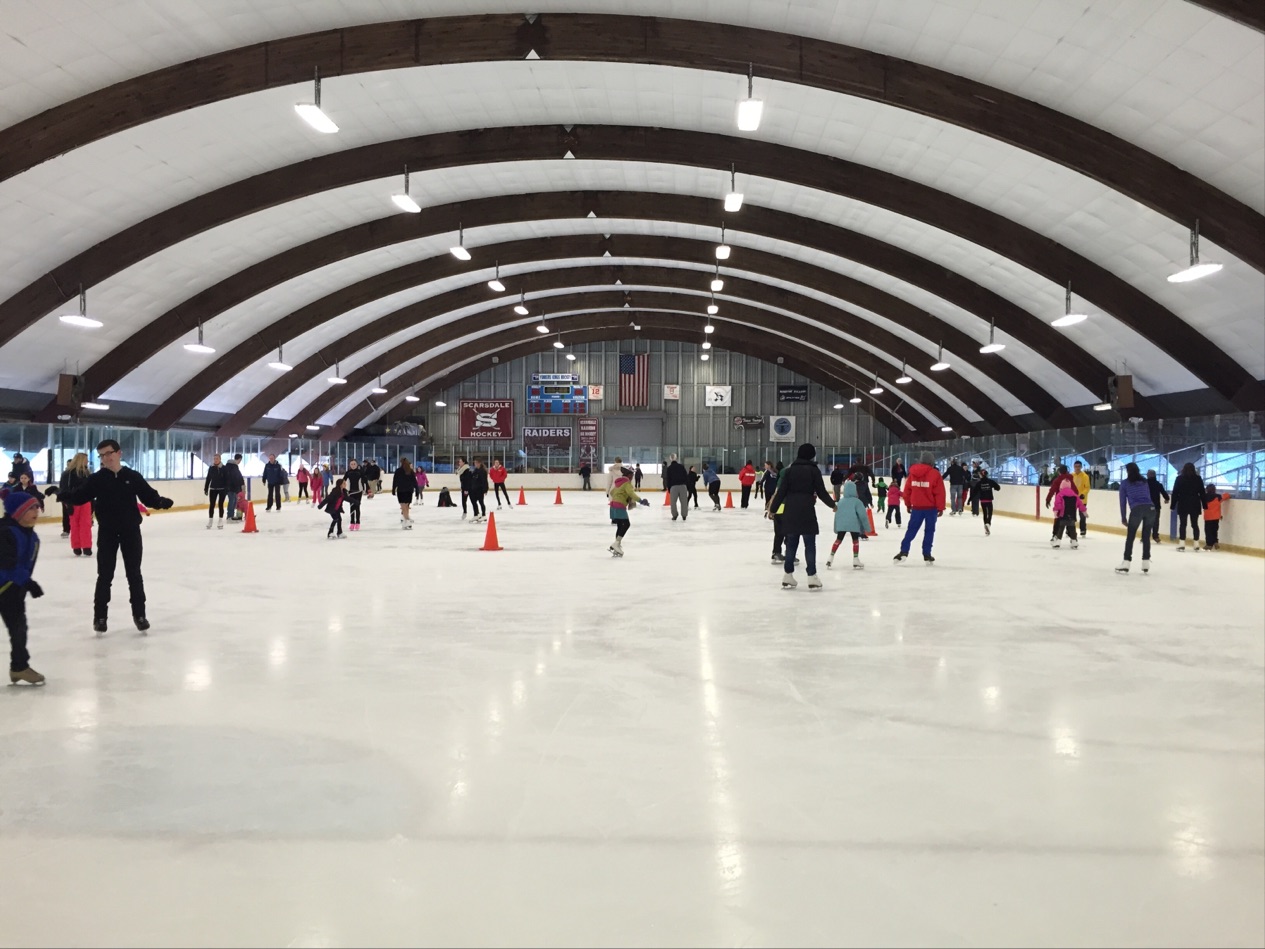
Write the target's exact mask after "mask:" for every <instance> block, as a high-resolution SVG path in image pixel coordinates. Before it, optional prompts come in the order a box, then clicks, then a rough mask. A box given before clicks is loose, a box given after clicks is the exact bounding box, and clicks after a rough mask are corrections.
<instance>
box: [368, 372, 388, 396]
mask: <svg viewBox="0 0 1265 949" xmlns="http://www.w3.org/2000/svg"><path fill="white" fill-rule="evenodd" d="M369 391H370V392H372V393H373V394H374V395H386V394H387V390H386V388H385V387H384V386H383V385H382V375H381V373H379V375H378V384H377V385H376V386H374V387H373V388H372V389H370V390H369Z"/></svg>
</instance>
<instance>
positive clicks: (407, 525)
mask: <svg viewBox="0 0 1265 949" xmlns="http://www.w3.org/2000/svg"><path fill="white" fill-rule="evenodd" d="M416 490H417V475H416V474H414V473H413V464H412V462H410V461H409V460H408V459H407V458H401V459H400V465H399V467H398V468H396V469H395V475H394V476H393V477H392V479H391V493H392V494H394V495H395V500H396V501H398V502H399V504H400V527H402V528H403V529H404V530H406V531H411V530H412V529H413V518H411V517H410V516H409V506H410V505H411V504H412V503H413V492H414V491H416Z"/></svg>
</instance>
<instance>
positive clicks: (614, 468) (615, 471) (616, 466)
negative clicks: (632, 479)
mask: <svg viewBox="0 0 1265 949" xmlns="http://www.w3.org/2000/svg"><path fill="white" fill-rule="evenodd" d="M623 470H624V459H622V458H620V457H619V455H616V456H615V460H614V461H613V462H612V463H611V468H610V471H608V472H606V496H607V497H610V495H611V491H613V490H614V489H615V480H616V479H617V478H620V477H622V472H623Z"/></svg>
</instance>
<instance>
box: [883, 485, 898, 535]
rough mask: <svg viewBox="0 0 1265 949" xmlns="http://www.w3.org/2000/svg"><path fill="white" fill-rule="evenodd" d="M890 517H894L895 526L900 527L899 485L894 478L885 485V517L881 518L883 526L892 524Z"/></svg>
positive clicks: (886, 526)
mask: <svg viewBox="0 0 1265 949" xmlns="http://www.w3.org/2000/svg"><path fill="white" fill-rule="evenodd" d="M892 518H896V526H897V527H900V485H898V484H897V483H896V479H895V478H893V479H892V483H891V484H889V485H888V486H887V517H886V518H884V519H883V527H884V528H888V527H891V526H892Z"/></svg>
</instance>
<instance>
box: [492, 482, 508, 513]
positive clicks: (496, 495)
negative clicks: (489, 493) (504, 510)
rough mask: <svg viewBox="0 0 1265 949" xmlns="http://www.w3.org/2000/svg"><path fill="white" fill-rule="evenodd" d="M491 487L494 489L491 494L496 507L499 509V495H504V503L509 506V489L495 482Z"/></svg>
mask: <svg viewBox="0 0 1265 949" xmlns="http://www.w3.org/2000/svg"><path fill="white" fill-rule="evenodd" d="M493 487H494V488H495V491H494V493H493V497H494V499H495V500H496V504H497V507H500V504H501V495H502V494H503V495H505V503H506V504H509V503H510V492H509V488H507V487H505V485H503V484H501V483H500V482H496V483H495V484H494V485H493Z"/></svg>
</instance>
